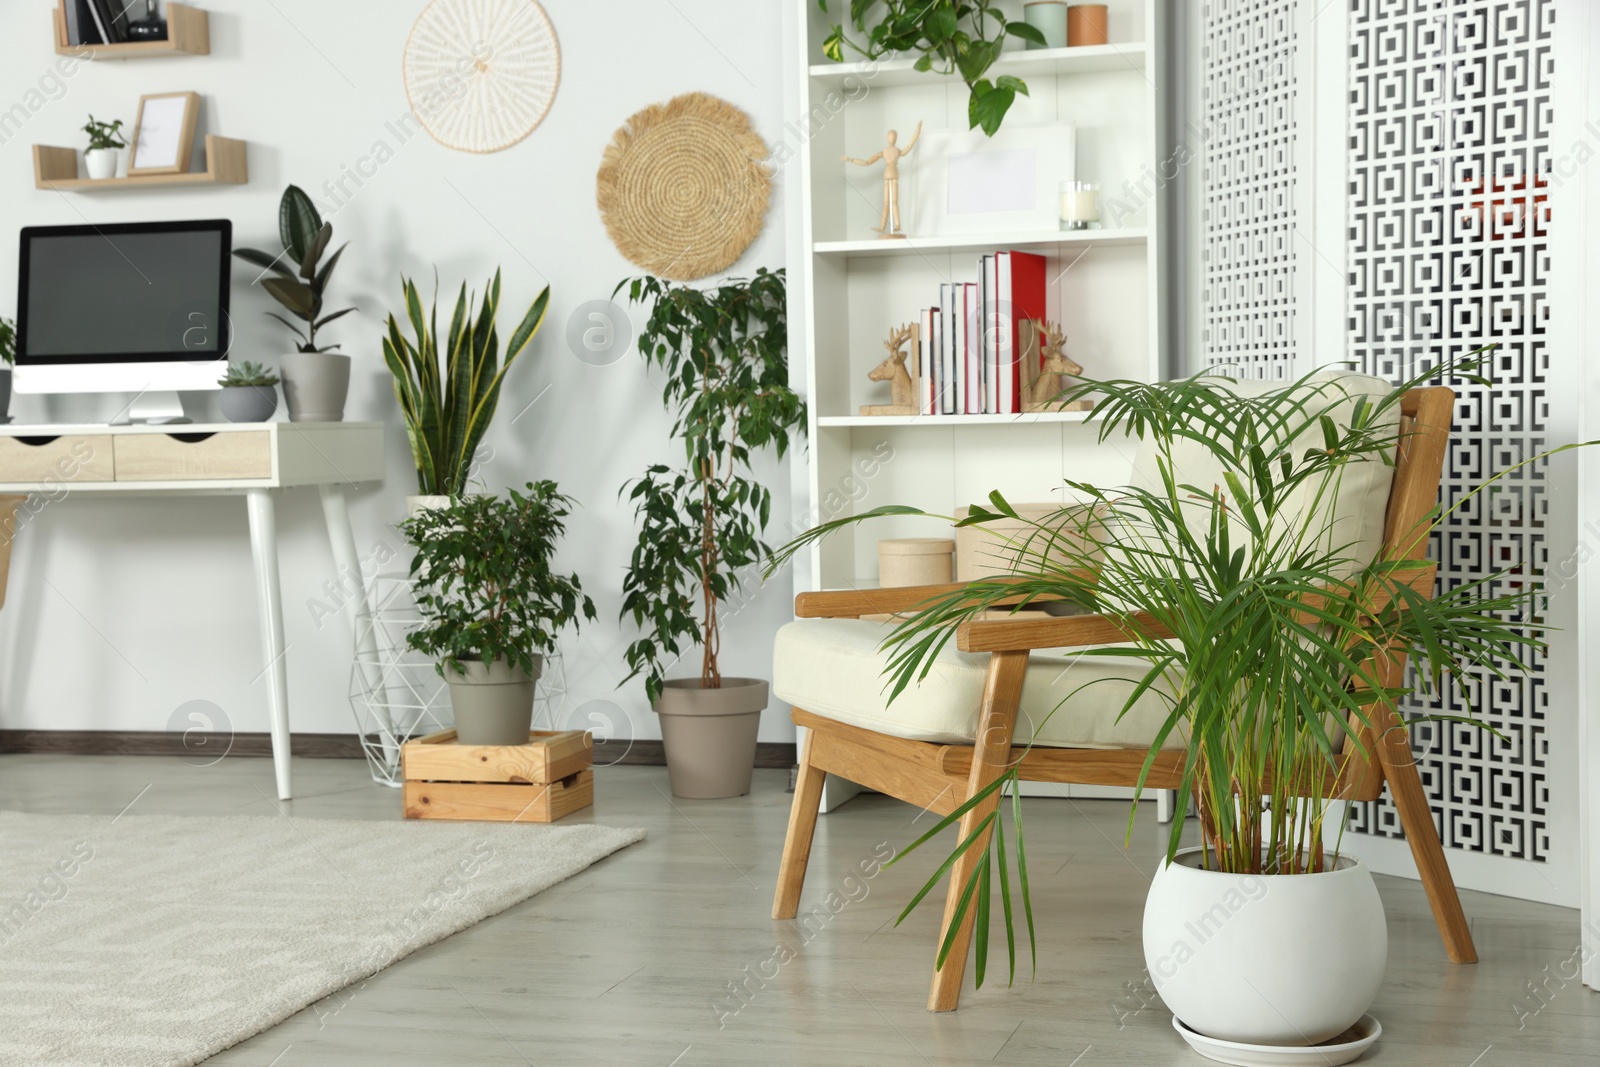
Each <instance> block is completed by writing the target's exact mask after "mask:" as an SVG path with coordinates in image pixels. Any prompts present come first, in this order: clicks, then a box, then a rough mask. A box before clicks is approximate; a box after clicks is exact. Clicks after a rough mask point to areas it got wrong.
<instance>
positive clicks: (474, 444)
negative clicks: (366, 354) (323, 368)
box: [383, 270, 550, 497]
mask: <svg viewBox="0 0 1600 1067" xmlns="http://www.w3.org/2000/svg"><path fill="white" fill-rule="evenodd" d="M401 282H402V289H403V291H404V293H405V303H406V318H407V319H408V320H410V323H411V329H412V332H413V334H414V335H415V336H414V338H412V337H406V336H405V335H404V334H402V333H401V332H400V324H399V322H398V321H396V319H395V317H394V316H393V315H390V316H389V323H388V334H387V336H385V337H384V339H383V361H384V362H385V363H386V364H388V366H389V372H390V373H391V374H392V375H393V376H394V395H395V399H396V400H398V401H399V402H400V413H401V414H402V415H403V416H404V417H405V421H406V438H407V440H408V441H410V443H411V457H412V459H413V460H415V461H416V465H417V491H418V492H419V493H421V494H422V495H424V496H452V497H456V496H460V495H461V494H462V493H464V492H465V491H466V487H467V476H468V474H469V473H470V472H471V469H472V456H473V453H474V452H476V451H477V448H478V442H479V441H481V440H483V434H484V431H485V430H487V429H488V428H489V422H490V421H491V420H492V419H493V418H494V412H495V406H496V405H497V404H498V403H499V400H500V383H501V382H502V381H503V380H504V379H505V376H506V371H508V370H510V369H511V364H512V363H514V362H515V361H516V359H517V356H519V355H520V354H521V353H522V351H523V349H525V348H527V346H528V342H529V341H531V340H532V339H533V335H534V334H535V333H536V332H538V329H539V324H540V323H542V322H543V321H544V313H545V309H546V308H547V307H549V305H550V287H549V286H548V285H547V286H545V287H544V289H543V290H542V291H541V292H540V293H539V295H538V296H537V297H535V298H534V301H533V305H532V306H531V307H529V308H528V312H527V314H526V315H524V316H523V317H522V321H521V322H520V323H518V324H517V328H516V329H515V330H513V331H512V333H511V337H510V339H509V340H508V341H507V342H506V346H505V358H504V361H503V362H502V360H501V356H500V334H499V330H498V328H497V327H496V325H495V317H496V315H497V314H498V313H499V310H500V272H499V271H498V270H497V271H495V273H494V279H493V280H492V281H491V282H490V283H489V285H488V287H487V288H486V289H485V291H484V294H483V300H482V302H481V303H480V302H479V300H478V297H477V294H473V295H472V296H471V298H470V299H469V298H468V295H467V287H466V286H465V285H462V287H461V292H460V295H458V296H457V297H456V307H455V313H454V314H453V315H452V316H451V319H450V332H449V333H448V334H446V335H445V337H444V339H443V340H444V344H443V345H442V346H441V344H440V343H439V342H440V338H439V308H438V297H437V294H435V298H434V304H433V306H432V308H431V309H429V310H428V311H427V312H426V313H424V309H423V306H422V298H421V297H420V296H418V295H417V286H416V283H414V282H412V281H411V280H410V279H409V278H402V279H401Z"/></svg>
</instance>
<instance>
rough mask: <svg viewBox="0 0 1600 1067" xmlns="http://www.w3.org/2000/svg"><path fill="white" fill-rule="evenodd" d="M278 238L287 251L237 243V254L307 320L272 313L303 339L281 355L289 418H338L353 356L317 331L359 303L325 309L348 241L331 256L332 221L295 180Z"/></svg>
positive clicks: (283, 205) (283, 204)
mask: <svg viewBox="0 0 1600 1067" xmlns="http://www.w3.org/2000/svg"><path fill="white" fill-rule="evenodd" d="M278 237H279V239H280V240H281V241H282V242H283V251H281V252H278V253H277V254H275V255H274V254H271V253H267V252H263V251H260V250H259V249H255V248H236V249H234V250H233V254H234V255H236V256H238V257H239V258H240V259H242V260H244V261H245V262H247V263H250V264H253V265H254V266H257V267H260V268H261V270H262V274H261V275H260V277H258V278H257V279H256V280H257V281H258V282H259V283H260V284H261V286H262V288H264V289H266V291H267V292H268V293H270V294H272V298H273V299H274V300H276V301H277V302H278V303H279V304H282V305H283V309H284V310H285V311H287V312H288V313H289V314H290V315H292V316H294V317H295V318H296V319H299V320H300V321H301V322H303V323H304V324H305V325H304V327H303V328H302V327H300V326H296V325H295V324H294V323H293V322H290V321H289V320H288V319H286V318H284V317H283V316H282V315H279V314H278V313H276V312H272V311H269V312H267V314H268V315H270V316H272V317H273V318H275V319H277V320H278V321H279V322H281V323H283V324H284V325H285V326H287V327H288V328H289V330H290V332H292V333H293V334H294V336H295V339H296V340H297V341H299V345H298V347H297V348H296V349H295V351H293V352H290V353H287V354H285V355H284V356H282V357H281V358H280V359H279V360H278V370H279V372H280V373H281V374H282V375H283V398H284V400H285V401H286V402H287V403H288V406H289V421H290V422H340V421H342V420H343V419H344V403H345V399H346V397H348V396H349V393H350V357H349V356H346V355H343V354H341V353H338V352H335V351H333V350H334V349H335V348H338V347H339V346H338V345H337V344H331V345H322V344H318V343H317V331H318V330H320V329H322V328H323V327H324V326H326V325H328V323H330V322H333V321H334V320H335V319H339V318H343V317H344V316H345V315H348V314H350V313H351V312H352V311H354V310H355V308H340V309H339V310H338V311H332V312H328V313H327V314H324V313H323V304H322V301H323V296H324V294H326V292H327V289H328V283H329V282H330V281H332V280H333V271H334V268H335V267H337V266H338V265H339V257H340V256H342V255H344V250H345V248H346V247H348V246H346V245H340V246H339V248H338V249H337V250H336V251H335V252H334V253H333V255H331V256H328V261H327V262H326V263H324V262H323V261H322V257H323V256H324V255H326V254H327V252H328V246H329V245H331V244H332V243H333V223H331V222H323V221H322V216H321V215H320V214H319V213H318V212H317V206H316V205H315V204H313V203H312V202H311V198H310V197H309V196H307V195H306V194H305V193H304V192H303V191H302V190H301V189H300V187H299V186H295V185H291V186H289V188H287V189H285V190H284V192H283V199H282V200H280V201H279V202H278Z"/></svg>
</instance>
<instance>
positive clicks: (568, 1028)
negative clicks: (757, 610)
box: [0, 756, 1600, 1067]
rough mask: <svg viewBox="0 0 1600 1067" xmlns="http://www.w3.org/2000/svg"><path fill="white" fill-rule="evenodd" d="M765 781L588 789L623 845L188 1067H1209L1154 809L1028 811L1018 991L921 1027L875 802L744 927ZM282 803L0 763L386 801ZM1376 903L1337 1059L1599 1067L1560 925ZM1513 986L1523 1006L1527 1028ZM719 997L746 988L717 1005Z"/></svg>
mask: <svg viewBox="0 0 1600 1067" xmlns="http://www.w3.org/2000/svg"><path fill="white" fill-rule="evenodd" d="M786 780H787V776H786V775H785V774H784V772H781V771H759V772H757V779H756V791H755V793H754V795H753V796H750V797H745V798H743V799H740V800H729V801H683V800H677V801H675V800H672V799H670V798H669V796H668V790H667V780H666V773H665V772H664V771H663V770H659V769H656V768H647V767H616V768H608V769H602V770H601V771H599V772H598V773H597V786H596V794H597V802H596V807H595V808H594V809H593V812H592V814H591V813H584V814H583V815H580V816H576V817H575V818H579V819H588V818H591V817H592V818H593V819H594V820H595V821H599V822H604V823H609V824H611V825H616V826H642V827H645V828H646V829H647V830H648V831H649V834H650V836H649V839H648V840H647V841H646V842H644V843H643V844H641V845H637V846H634V847H633V848H630V849H626V850H624V851H623V852H622V853H620V854H618V855H616V856H613V857H611V858H610V859H607V860H603V861H601V862H600V863H599V864H597V865H595V866H594V867H592V868H590V869H589V870H588V871H586V872H585V873H583V874H581V875H579V876H577V877H576V878H573V879H571V880H570V881H568V882H565V883H563V884H561V885H559V886H556V887H555V888H553V889H551V890H549V891H548V892H546V893H544V894H542V895H540V896H538V897H535V898H534V899H532V900H530V901H527V902H526V903H524V904H521V905H519V906H517V907H514V908H512V909H511V910H509V911H507V912H505V913H503V914H502V915H499V916H497V917H495V918H492V919H489V920H488V921H486V922H484V923H482V924H480V925H478V926H476V927H473V928H472V929H470V930H467V931H464V932H462V933H460V934H457V935H456V936H454V937H451V938H448V939H446V940H445V941H443V942H441V943H439V944H437V945H433V946H432V947H430V948H426V949H423V950H422V951H420V952H418V953H416V954H415V955H413V956H411V957H409V958H408V959H405V960H402V961H401V962H400V963H398V964H396V965H395V966H393V967H390V968H389V969H388V970H386V971H384V972H382V973H380V974H378V975H377V976H375V977H373V978H372V979H370V980H368V981H367V982H366V983H364V984H363V985H361V986H357V987H352V988H350V989H347V990H345V991H344V992H343V993H342V994H339V995H336V996H334V997H330V998H329V999H328V1000H326V1001H323V1002H321V1003H319V1004H317V1005H314V1006H313V1007H311V1008H308V1009H306V1010H305V1011H303V1012H301V1013H300V1014H299V1015H297V1016H295V1017H294V1018H292V1019H290V1020H288V1021H287V1022H285V1023H283V1024H282V1025H280V1026H278V1027H276V1028H274V1029H272V1030H269V1031H267V1032H266V1033H263V1034H260V1035H258V1036H257V1037H254V1038H252V1039H250V1040H248V1041H246V1042H244V1043H243V1044H241V1045H238V1046H236V1047H235V1048H233V1049H230V1050H229V1051H227V1052H225V1053H222V1054H221V1055H219V1056H216V1057H214V1058H213V1059H211V1060H210V1061H208V1062H209V1063H210V1064H214V1065H219V1067H220V1065H232V1067H268V1065H276V1067H297V1065H315V1067H346V1065H357V1064H359V1065H377V1067H407V1065H417V1067H441V1065H445V1064H449V1065H452V1067H453V1065H457V1064H460V1065H484V1067H497V1065H501V1064H537V1065H540V1067H544V1065H551V1064H613V1063H618V1064H652V1065H655V1067H668V1065H673V1064H676V1065H679V1067H692V1065H696V1064H738V1065H754V1064H806V1065H810V1064H821V1065H854V1064H873V1065H887V1064H918V1063H926V1064H977V1063H997V1064H1052V1065H1056V1067H1068V1065H1078V1067H1097V1065H1107V1067H1110V1065H1165V1064H1188V1065H1192V1067H1198V1065H1200V1064H1202V1063H1205V1062H1208V1061H1204V1060H1201V1059H1199V1058H1198V1057H1196V1056H1194V1055H1193V1054H1192V1053H1190V1052H1189V1051H1188V1050H1187V1049H1186V1048H1185V1047H1184V1046H1182V1045H1181V1044H1180V1042H1179V1040H1178V1038H1177V1037H1176V1035H1175V1034H1174V1033H1173V1031H1172V1029H1171V1017H1170V1016H1169V1015H1168V1013H1167V1012H1166V1011H1165V1010H1163V1008H1162V1007H1161V1004H1160V1001H1159V1000H1157V999H1155V997H1154V996H1153V995H1152V994H1151V993H1150V991H1149V990H1148V988H1147V987H1146V986H1145V985H1144V964H1143V959H1142V955H1141V952H1140V947H1139V925H1140V911H1141V908H1142V906H1143V901H1144V892H1145V886H1146V883H1147V876H1148V874H1149V872H1150V871H1151V870H1152V869H1153V867H1154V863H1155V857H1156V855H1157V853H1158V849H1159V843H1158V837H1157V828H1156V825H1155V821H1154V818H1153V811H1152V810H1151V809H1153V805H1148V804H1147V805H1144V806H1143V808H1144V809H1145V811H1144V813H1142V814H1141V817H1140V820H1139V823H1138V825H1137V828H1136V832H1135V834H1134V844H1133V847H1132V848H1131V849H1130V850H1127V851H1124V849H1123V848H1122V847H1121V841H1122V834H1123V821H1124V818H1125V814H1126V807H1125V806H1124V805H1123V804H1121V803H1118V802H1113V801H1081V800H1080V801H1069V800H1065V799H1047V798H1041V799H1035V800H1029V801H1028V802H1027V805H1028V806H1027V819H1028V823H1027V827H1028V839H1029V842H1030V847H1031V854H1032V857H1033V859H1032V866H1031V873H1032V876H1033V884H1034V887H1035V894H1036V896H1035V908H1036V909H1037V912H1038V914H1039V917H1040V920H1041V928H1040V931H1039V941H1040V948H1041V952H1042V957H1043V958H1042V960H1041V962H1040V964H1039V972H1038V977H1037V978H1036V979H1035V980H1033V981H1031V982H1030V981H1028V980H1027V978H1026V974H1024V977H1023V979H1022V980H1021V981H1019V983H1018V985H1017V986H1016V987H1015V988H1013V989H1010V990H1007V989H1006V987H1005V983H1004V972H1003V969H1002V970H1001V972H1000V980H999V981H998V982H992V983H991V984H988V985H986V986H985V988H984V989H983V990H982V991H980V992H978V993H977V994H972V993H971V992H969V993H968V994H967V996H966V998H965V999H964V1001H963V1007H962V1009H961V1011H959V1012H957V1013H955V1014H953V1015H944V1016H933V1015H929V1014H928V1013H927V1012H925V1011H924V1010H923V1002H924V998H925V997H926V995H927V978H928V966H929V963H930V956H931V953H932V938H933V929H934V925H935V923H936V922H937V917H938V916H937V911H936V909H934V908H931V907H929V908H925V909H924V912H923V913H919V914H917V915H915V916H913V917H912V918H911V919H908V920H907V921H906V923H905V924H904V925H902V926H901V927H899V928H898V929H897V928H896V927H895V926H894V917H895V915H896V914H897V913H898V912H899V909H900V908H901V906H902V905H903V904H904V903H905V901H906V900H907V899H908V898H909V897H910V895H911V893H912V892H913V890H914V888H915V886H916V885H917V884H920V881H921V878H922V876H923V874H924V872H926V871H927V870H928V869H929V866H930V861H931V860H932V857H931V856H930V857H928V858H926V859H923V858H921V857H915V856H914V857H912V860H916V861H918V862H912V861H911V860H908V861H907V864H906V866H905V867H899V866H897V867H895V868H892V869H890V870H887V871H884V872H882V873H881V874H878V875H877V876H876V877H874V878H872V879H870V880H866V879H862V878H861V877H860V875H859V873H857V874H856V876H855V877H851V872H852V870H854V869H855V868H856V867H857V865H858V864H859V863H861V862H862V861H864V860H865V861H870V860H872V859H873V858H874V856H875V854H876V853H878V852H879V851H880V850H885V851H886V850H887V849H888V848H897V847H900V846H903V845H904V844H906V843H907V842H909V841H910V840H912V839H913V837H914V836H915V834H916V833H918V832H919V830H920V828H921V827H924V826H926V825H927V819H928V818H929V817H928V816H925V815H922V816H920V817H919V813H918V812H917V811H915V810H914V809H912V808H909V807H907V806H905V805H903V804H900V803H898V802H896V801H892V800H889V799H887V798H884V797H878V796H871V797H861V798H859V799H857V800H855V801H852V802H851V803H850V804H849V805H847V806H846V807H845V808H843V809H842V810H840V811H839V812H837V813H836V814H833V815H828V816H824V817H823V819H822V820H821V823H820V825H819V828H818V831H817V842H816V848H815V851H814V852H813V856H812V866H811V877H810V879H809V881H808V885H807V890H806V894H805V897H804V898H803V900H802V910H801V914H802V917H804V916H805V915H806V913H807V912H808V911H811V910H812V909H814V908H817V907H818V906H821V907H822V908H823V911H822V912H821V913H819V914H820V915H822V916H825V918H817V919H814V920H813V921H812V923H811V926H810V928H808V929H802V928H801V927H800V926H798V925H797V924H796V923H775V922H773V921H772V920H770V919H769V918H768V917H767V916H768V909H769V908H770V906H771V903H772V891H773V884H774V880H775V878H776V871H777V859H778V849H779V845H780V844H781V842H782V839H783V829H784V823H785V819H786V817H787V813H788V805H789V797H788V795H787V794H786V793H784V791H783V790H784V785H785V783H786ZM295 783H296V789H297V791H298V797H297V799H296V800H294V801H293V802H292V803H290V804H282V805H280V804H279V803H278V802H277V801H275V800H272V799H270V797H271V795H272V767H271V763H270V761H268V760H264V759H232V760H226V761H224V762H222V763H220V764H217V765H215V766H210V767H191V766H187V765H185V764H184V763H182V762H180V761H179V760H177V759H172V758H165V757H137V756H99V757H78V756H4V757H0V808H4V809H14V810H24V811H36V812H88V813H92V812H99V813H107V814H115V813H117V812H118V811H121V810H123V809H124V808H126V807H128V805H129V803H130V802H133V803H132V807H131V808H129V809H128V810H129V813H130V814H134V813H137V814H177V815H183V814H235V813H243V814H260V815H263V816H270V815H274V814H276V813H278V812H280V811H282V812H286V813H289V814H293V815H295V816H298V817H309V818H356V819H393V818H398V817H399V815H400V798H399V794H398V793H397V792H396V791H394V790H391V789H386V788H383V787H380V786H376V785H373V784H371V783H370V782H369V781H368V780H367V779H366V776H365V771H364V766H363V765H362V764H360V763H357V762H354V761H346V760H296V761H295ZM135 798H137V800H135ZM869 869H870V866H869ZM1379 885H1380V888H1381V889H1382V891H1383V897H1384V901H1385V904H1386V905H1387V907H1388V912H1389V935H1390V963H1389V972H1388V981H1387V983H1386V984H1385V986H1384V988H1383V992H1382V994H1381V995H1380V997H1379V999H1378V1002H1377V1004H1376V1005H1375V1006H1374V1008H1373V1011H1374V1013H1375V1014H1376V1015H1378V1017H1379V1018H1380V1019H1381V1020H1382V1022H1383V1026H1384V1039H1383V1041H1382V1042H1381V1043H1380V1044H1379V1045H1378V1047H1377V1048H1376V1049H1375V1050H1374V1051H1373V1052H1372V1053H1370V1054H1369V1055H1368V1056H1367V1057H1366V1058H1365V1059H1364V1060H1362V1061H1361V1062H1362V1063H1372V1064H1427V1065H1430V1067H1493V1065H1512V1064H1516V1065H1522V1064H1547V1065H1550V1067H1577V1065H1579V1064H1594V1063H1595V1062H1596V1060H1597V1057H1600V995H1597V994H1595V993H1592V992H1589V991H1587V990H1584V989H1582V988H1581V987H1580V986H1579V985H1577V984H1576V983H1574V982H1570V981H1569V982H1566V983H1565V984H1564V985H1563V984H1562V981H1561V976H1563V975H1571V974H1572V969H1573V967H1574V963H1573V962H1572V961H1573V960H1574V951H1575V948H1576V945H1577V937H1578V933H1577V930H1578V927H1577V915H1576V913H1575V912H1572V911H1567V910H1564V909H1561V908H1552V907H1547V906H1542V905H1535V904H1525V903H1521V902H1518V901H1511V900H1507V899H1503V898H1499V897H1492V896H1486V895H1482V894H1475V893H1468V894H1465V896H1466V908H1467V914H1468V915H1469V916H1470V917H1471V918H1472V921H1473V934H1474V936H1475V937H1476V938H1477V943H1478V950H1479V952H1480V954H1481V955H1482V960H1483V962H1481V963H1480V964H1478V965H1477V966H1469V967H1458V966H1452V965H1451V964H1449V963H1447V962H1445V958H1444V952H1443V950H1442V949H1441V947H1440V944H1439V939H1438V937H1437V935H1436V933H1435V931H1434V927H1433V922H1432V919H1431V918H1430V917H1429V914H1428V909H1427V905H1426V902H1425V901H1424V899H1423V896H1422V893H1421V891H1420V889H1419V887H1418V886H1417V885H1416V884H1415V883H1411V882H1406V881H1401V880H1396V879H1388V878H1384V879H1380V880H1379ZM830 893H831V894H836V895H835V896H834V897H833V898H832V904H833V907H834V908H835V909H836V913H833V912H830V911H829V910H828V908H827V903H826V902H827V900H828V897H829V894H830ZM129 906H130V907H137V903H136V902H130V904H129ZM780 961H781V962H780ZM1003 961H1004V943H1003V941H1002V942H1000V955H999V957H998V961H997V962H998V963H999V965H1000V966H1002V968H1003ZM1024 967H1026V964H1025V963H1024ZM774 972H776V973H775V977H773V975H774ZM753 976H757V977H753ZM759 976H768V977H766V978H765V979H763V978H761V977H759ZM1530 981H1533V982H1538V983H1542V985H1543V988H1544V993H1543V1001H1544V1003H1545V1006H1544V1007H1543V1008H1542V1009H1541V1010H1537V1011H1536V1010H1535V1009H1538V1008H1539V1003H1540V1002H1539V1001H1536V1000H1534V999H1533V997H1532V994H1531V993H1530V991H1529V988H1528V983H1529V982H1530ZM735 983H745V990H746V991H745V993H744V995H743V997H736V996H735V995H734V993H733V992H732V990H733V987H734V984H735ZM1517 1005H1520V1006H1521V1009H1520V1013H1519V1008H1518V1007H1517Z"/></svg>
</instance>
